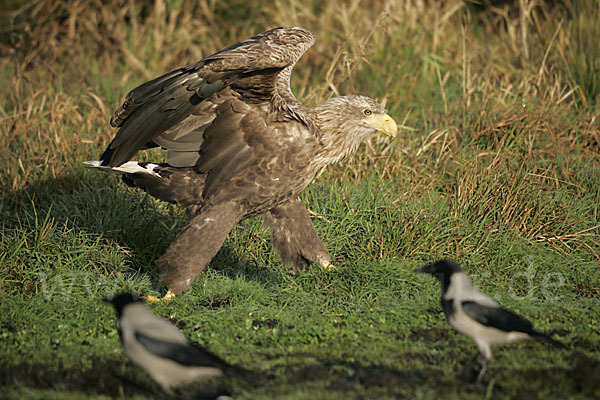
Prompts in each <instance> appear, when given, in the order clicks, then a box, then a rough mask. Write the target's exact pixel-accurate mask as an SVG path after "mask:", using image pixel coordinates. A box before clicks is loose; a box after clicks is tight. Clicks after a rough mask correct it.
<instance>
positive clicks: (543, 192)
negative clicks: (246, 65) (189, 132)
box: [0, 1, 600, 399]
mask: <svg viewBox="0 0 600 400" xmlns="http://www.w3.org/2000/svg"><path fill="white" fill-rule="evenodd" d="M138 3H139V4H138ZM78 4H79V5H75V6H71V5H69V4H68V3H66V2H64V3H61V2H46V1H36V2H32V3H28V6H27V7H22V8H19V6H18V4H17V3H15V6H14V7H12V10H14V12H12V13H10V14H3V15H2V16H0V22H2V23H0V26H2V27H6V28H2V29H3V30H2V31H1V40H0V44H1V45H2V47H0V51H1V54H2V58H0V129H1V131H0V133H1V135H0V147H1V148H3V149H5V152H4V153H3V156H2V157H1V158H0V186H1V187H0V190H1V194H0V220H1V221H2V222H1V227H0V230H1V238H0V344H1V345H0V365H2V367H0V385H2V386H3V390H2V391H1V392H0V398H39V399H48V398H56V399H70V398H73V399H75V398H77V399H79V398H86V397H87V398H108V397H117V398H156V397H158V398H161V397H164V395H163V394H162V393H161V391H160V389H159V388H158V387H157V386H156V385H155V384H154V383H152V381H151V380H150V378H149V377H148V376H147V375H146V374H144V373H143V372H142V371H138V370H136V369H135V368H133V366H132V364H131V363H130V362H129V361H128V360H127V358H126V357H125V355H124V354H123V352H122V349H121V346H120V344H119V338H118V333H117V326H116V318H115V316H114V312H113V310H112V309H111V308H110V307H108V306H107V305H105V304H103V303H101V302H100V299H101V298H102V297H104V296H106V295H109V294H114V293H116V292H119V291H129V290H135V291H137V292H141V293H144V294H153V295H158V294H161V293H162V290H164V288H162V287H161V286H160V285H159V284H158V283H157V275H158V273H157V270H156V268H155V266H154V264H153V263H154V261H155V260H156V259H157V258H158V257H159V256H160V255H161V254H162V253H163V252H164V251H165V250H166V248H167V247H168V245H169V243H170V242H171V241H172V240H173V238H174V237H175V236H176V235H177V233H178V232H179V231H180V229H181V227H182V225H183V223H184V212H183V210H180V209H177V208H176V207H173V206H170V205H166V204H164V203H161V202H159V201H156V200H154V199H152V198H150V197H148V196H146V195H145V194H143V193H141V192H139V191H135V190H131V189H128V188H126V187H124V185H123V184H122V183H121V182H120V181H119V179H117V178H115V177H114V176H105V175H102V174H99V173H96V172H94V171H88V170H85V169H84V168H83V166H82V162H83V161H84V160H87V159H95V158H97V157H98V155H99V154H100V152H101V151H102V150H103V148H104V146H105V145H106V144H107V143H108V141H109V140H110V139H111V137H112V135H113V134H114V131H113V130H111V129H110V128H109V127H108V122H107V121H108V119H109V118H110V114H111V112H112V110H113V109H114V108H115V107H117V106H118V105H119V103H120V102H121V101H122V99H123V97H124V95H125V93H126V92H127V91H128V90H130V89H131V88H133V87H135V86H136V85H137V84H139V83H141V82H143V81H145V80H147V79H149V78H152V77H154V76H157V75H158V74H160V73H162V72H165V71H167V70H169V69H170V68H174V67H177V66H180V65H183V64H186V63H188V62H190V61H193V60H196V59H198V58H200V57H202V56H203V55H206V54H208V53H210V52H212V51H215V50H217V49H219V48H222V47H223V46H225V45H228V44H231V43H232V42H234V41H236V40H239V39H242V38H245V37H247V36H249V35H251V34H254V33H256V32H259V31H262V30H264V29H266V28H268V27H272V26H276V25H299V26H304V27H307V28H309V29H311V30H312V31H314V32H315V34H316V35H317V40H318V42H317V44H316V45H315V48H314V49H312V50H311V51H310V52H309V53H307V54H306V56H305V57H303V58H302V60H301V61H300V63H299V64H298V66H297V68H296V69H295V71H294V78H293V82H292V84H293V88H294V91H295V93H297V95H298V96H299V97H300V98H301V99H303V101H305V102H307V103H309V104H316V103H318V102H320V101H322V100H323V99H324V98H326V97H328V96H330V95H332V91H338V92H340V93H341V94H345V93H362V94H366V95H370V96H372V97H379V98H380V99H382V98H384V97H385V98H387V108H388V110H389V112H390V113H391V114H392V115H393V116H394V118H395V119H396V120H397V121H398V122H399V123H401V124H403V125H406V126H409V127H411V128H412V130H406V131H402V133H401V135H400V137H399V138H398V139H396V140H395V141H393V142H391V143H390V142H387V141H384V140H381V138H378V137H374V138H372V139H371V140H370V141H369V142H368V143H367V144H366V145H365V146H363V147H362V148H361V149H360V150H359V152H358V154H357V155H356V157H354V158H353V159H352V160H348V161H347V162H345V163H343V164H340V165H337V166H333V167H331V168H329V169H328V170H327V172H326V173H325V174H323V175H322V176H321V177H320V178H319V179H317V181H316V182H315V183H313V184H312V185H311V186H309V187H308V188H307V189H306V190H305V191H304V192H303V193H302V194H301V198H302V199H303V201H304V202H305V203H306V204H307V206H308V208H309V209H310V210H311V213H312V216H313V222H314V224H315V227H316V229H317V231H318V232H319V235H320V237H321V238H322V239H323V241H324V243H325V244H326V246H327V248H328V249H329V250H330V252H331V254H332V256H333V258H334V263H335V265H336V266H337V269H336V270H333V271H322V270H320V269H319V268H318V267H313V268H311V269H310V270H309V271H302V272H300V273H299V274H298V275H292V274H290V273H289V267H286V266H283V265H282V264H281V261H280V259H279V257H278V256H277V254H275V253H274V252H273V251H272V249H271V246H270V243H269V232H268V229H267V228H266V227H265V226H264V225H263V224H262V222H261V220H260V219H259V218H257V219H251V220H248V221H244V222H243V223H241V224H239V225H238V226H237V227H235V228H234V230H233V231H232V232H231V234H230V235H229V237H228V239H227V241H226V243H225V245H224V246H223V248H222V249H221V250H220V251H219V253H218V254H217V256H216V257H215V258H214V259H213V260H212V262H211V263H210V265H209V267H208V268H207V269H206V271H205V272H204V274H203V275H202V276H201V277H200V278H199V279H198V280H197V281H196V282H195V283H194V284H193V285H192V286H191V287H190V289H189V290H187V291H186V292H184V293H183V294H182V295H180V296H178V297H176V298H175V300H174V301H172V302H170V303H160V304H156V305H150V307H151V308H152V309H153V310H154V311H155V312H156V313H157V314H159V315H162V316H164V317H166V318H169V319H170V320H171V321H172V322H173V323H174V324H176V325H177V326H178V327H179V328H180V329H182V331H183V332H184V333H185V334H186V335H187V336H188V337H189V338H190V340H192V341H193V342H195V343H198V344H201V345H204V346H207V347H208V348H209V349H211V350H212V351H213V352H215V353H217V354H218V355H219V356H221V357H223V358H225V359H226V360H228V361H230V362H232V363H235V364H239V365H242V366H245V367H247V368H250V369H253V370H256V371H260V372H262V373H264V375H265V376H264V377H263V378H261V379H260V380H258V381H257V382H253V383H252V384H247V383H244V382H241V381H236V380H233V379H228V380H225V381H212V382H208V383H205V384H203V383H199V384H197V385H192V386H191V387H188V388H184V389H182V390H181V392H180V393H179V394H180V395H181V397H183V398H191V397H193V396H194V394H195V393H196V392H197V391H200V392H202V393H203V394H205V395H210V394H214V393H216V392H218V391H219V390H222V389H224V390H228V391H233V393H234V394H236V396H235V397H237V398H253V399H255V398H281V399H304V398H306V399H308V398H311V399H312V398H319V399H339V398H356V399H360V398H410V399H414V398H416V399H430V398H441V397H443V398H449V399H452V398H454V399H480V398H493V399H497V398H498V399H503V398H506V399H508V398H521V399H529V398H565V399H566V398H569V399H584V398H597V397H599V396H600V392H599V389H598V385H597V382H598V380H599V379H600V376H599V373H598V371H600V328H599V327H600V312H599V311H600V275H599V274H598V272H599V266H600V237H599V236H600V206H599V205H600V185H599V182H600V163H599V161H598V160H599V157H598V156H599V150H598V149H599V146H600V125H599V120H598V117H597V116H598V111H599V110H600V108H599V106H598V81H597V79H598V74H597V68H598V65H597V60H598V59H599V58H598V57H596V56H595V55H598V54H597V49H600V45H599V42H598V40H600V39H599V38H600V36H598V35H596V34H594V33H597V31H598V28H597V23H596V22H597V20H598V18H599V15H600V14H599V11H598V6H597V5H595V4H593V2H589V3H583V2H582V3H580V2H572V3H571V2H568V1H564V2H561V5H555V6H536V7H534V8H533V9H531V10H529V9H525V8H520V7H519V6H518V5H511V4H505V5H501V6H498V7H496V8H489V7H488V8H485V7H483V8H476V7H475V6H465V5H464V4H462V3H458V2H457V3H453V2H448V4H446V5H440V6H438V7H425V8H424V7H421V6H419V4H420V3H419V2H414V3H413V2H403V3H401V2H393V1H392V2H389V4H388V3H386V4H387V6H386V7H388V8H385V7H382V5H381V4H380V2H374V1H373V2H369V1H365V2H362V3H356V4H360V6H357V5H355V4H354V3H349V4H346V3H344V4H336V3H327V5H325V4H324V3H321V2H316V1H314V2H311V1H308V2H302V3H300V2H298V3H292V2H289V3H284V2H280V3H277V4H276V5H275V6H274V7H267V6H258V5H257V6H252V5H248V4H246V2H239V1H230V2H227V5H228V6H229V7H225V3H223V2H217V3H215V4H213V3H211V2H206V3H204V2H171V1H169V2H166V5H165V8H161V7H160V4H162V3H161V2H157V3H155V2H148V1H144V2H135V3H134V2H128V3H127V5H126V6H125V7H121V6H120V5H118V4H116V3H114V4H113V3H100V2H97V3H96V2H89V4H86V5H82V4H80V3H78ZM156 4H159V6H157V5H156ZM235 4H237V5H238V7H235ZM585 4H589V5H585ZM132 5H135V7H134V8H132ZM454 5H460V7H454ZM123 16H125V17H126V18H123ZM520 16H523V17H524V19H522V18H520ZM523 20H524V21H525V22H523ZM149 157H150V156H149ZM440 257H452V258H455V259H457V260H458V261H460V262H461V263H462V264H463V265H464V268H465V270H466V271H467V273H468V274H469V275H470V276H471V278H472V280H473V281H474V282H475V283H476V285H477V286H478V287H479V288H481V289H482V290H483V291H485V292H486V293H488V294H490V295H492V296H493V297H494V298H495V299H496V300H498V301H499V302H501V303H502V304H504V305H505V306H506V307H508V308H510V309H512V310H514V311H516V312H518V313H520V314H522V315H523V316H526V317H527V318H529V319H531V320H532V321H533V322H534V325H535V326H536V328H538V329H539V330H541V331H544V332H547V333H550V334H552V335H553V337H555V338H559V339H560V340H562V341H563V342H564V343H565V344H567V345H568V346H569V349H568V350H556V349H553V348H549V347H546V346H545V345H543V344H538V343H521V344H513V345H510V346H505V347H501V348H498V349H496V350H495V352H494V358H493V359H492V363H491V365H490V369H489V371H488V375H487V376H486V379H485V384H484V385H480V386H474V385H470V384H469V381H470V380H471V379H473V377H474V373H475V372H476V369H477V364H476V363H473V362H472V361H471V360H472V359H473V357H474V356H476V355H477V354H478V352H477V349H476V346H475V345H474V343H473V342H472V341H470V340H469V339H468V338H466V337H463V336H461V335H458V334H456V333H455V332H454V331H452V329H451V328H450V327H449V326H448V324H447V323H446V321H445V320H444V317H443V314H442V312H441V305H440V304H439V284H438V283H437V282H435V281H434V280H433V279H431V278H429V277H426V276H421V275H418V274H415V273H413V272H412V271H413V270H414V269H415V268H416V267H418V266H420V265H422V264H423V263H426V262H429V261H432V260H435V259H437V258H440ZM267 375H270V376H267Z"/></svg>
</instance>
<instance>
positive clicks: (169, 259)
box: [156, 202, 244, 297]
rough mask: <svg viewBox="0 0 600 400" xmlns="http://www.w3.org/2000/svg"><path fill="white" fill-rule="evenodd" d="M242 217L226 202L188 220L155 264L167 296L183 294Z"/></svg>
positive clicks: (209, 207)
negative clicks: (167, 288) (165, 285)
mask: <svg viewBox="0 0 600 400" xmlns="http://www.w3.org/2000/svg"><path fill="white" fill-rule="evenodd" d="M243 215H244V212H243V211H242V208H241V207H240V206H239V205H238V204H236V203H232V202H228V203H223V204H218V205H211V206H206V207H203V208H201V209H200V211H199V212H198V213H197V214H196V215H195V216H193V217H192V218H191V219H190V221H189V222H188V224H187V225H186V226H185V227H184V228H183V230H182V231H181V232H180V233H179V235H177V237H176V238H175V240H174V241H173V243H171V246H169V248H168V249H167V251H166V253H165V254H164V255H162V256H161V257H160V258H159V259H158V260H156V266H157V267H158V269H159V270H160V272H161V274H160V281H161V282H163V283H166V284H167V285H168V287H169V292H168V293H167V296H169V295H170V297H172V296H174V295H176V294H179V293H181V292H183V291H184V290H185V289H187V288H188V286H190V285H191V284H192V282H194V280H195V279H196V278H197V277H198V275H200V274H201V273H202V271H203V270H204V268H205V267H206V265H207V264H208V263H209V262H210V260H211V259H212V258H213V257H214V256H215V254H217V251H219V249H220V248H221V246H222V245H223V242H224V241H225V238H226V237H227V234H228V233H229V231H231V229H232V228H233V227H234V225H235V224H236V223H237V222H238V221H239V220H240V219H241V218H242V217H243Z"/></svg>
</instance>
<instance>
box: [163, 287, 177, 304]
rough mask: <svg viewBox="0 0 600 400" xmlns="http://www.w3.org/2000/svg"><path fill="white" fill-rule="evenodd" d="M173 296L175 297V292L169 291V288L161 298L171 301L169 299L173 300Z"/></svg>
mask: <svg viewBox="0 0 600 400" xmlns="http://www.w3.org/2000/svg"><path fill="white" fill-rule="evenodd" d="M174 297H175V293H173V292H171V290H170V289H169V290H168V291H167V294H165V297H163V300H165V301H171V300H173V298H174Z"/></svg>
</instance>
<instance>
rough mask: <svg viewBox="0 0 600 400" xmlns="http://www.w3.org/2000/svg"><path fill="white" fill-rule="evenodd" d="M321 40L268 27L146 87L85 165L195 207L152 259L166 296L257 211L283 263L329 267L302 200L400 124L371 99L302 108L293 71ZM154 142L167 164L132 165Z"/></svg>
mask: <svg viewBox="0 0 600 400" xmlns="http://www.w3.org/2000/svg"><path fill="white" fill-rule="evenodd" d="M313 43H314V36H313V34H312V33H311V32H310V31H308V30H306V29H302V28H276V29H271V30H269V31H266V32H264V33H261V34H258V35H256V36H253V37H251V38H249V39H247V40H244V41H242V42H240V43H237V44H234V45H233V46H230V47H227V48H225V49H223V50H221V51H219V52H217V53H215V54H213V55H210V56H208V57H206V58H204V59H202V60H200V61H198V62H196V63H194V64H191V65H188V66H186V67H182V68H179V69H176V70H174V71H172V72H169V73H167V74H165V75H163V76H161V77H158V78H156V79H154V80H151V81H149V82H147V83H144V84H142V85H141V86H139V87H137V88H135V89H133V90H132V91H131V92H129V94H128V95H127V98H126V99H125V102H124V103H123V105H122V106H121V107H120V108H119V109H118V110H117V111H116V112H115V113H114V115H113V117H112V119H111V121H110V123H111V125H112V126H113V127H116V128H119V131H118V132H117V134H116V136H115V138H114V139H113V140H112V142H111V143H110V144H109V145H108V148H107V149H106V150H105V151H104V153H103V154H102V156H101V157H100V160H99V161H88V162H86V164H87V166H89V167H96V168H100V169H104V170H110V171H114V172H119V173H122V174H124V175H123V180H124V181H125V182H126V183H127V184H129V185H131V186H135V187H139V188H141V189H143V190H145V191H146V192H148V193H149V194H150V195H152V196H154V197H157V198H159V199H161V200H164V201H168V202H171V203H175V204H179V205H181V206H183V207H187V208H188V211H189V215H190V219H189V222H188V223H187V225H186V226H185V227H184V228H183V230H182V231H181V233H179V235H178V236H177V238H176V239H175V241H173V243H172V244H171V246H170V247H169V248H168V249H167V251H166V253H165V254H164V255H163V256H161V257H160V258H159V259H158V260H157V261H156V265H157V266H158V268H159V270H160V272H161V275H160V280H161V281H162V282H164V283H166V284H167V285H168V287H169V293H168V294H177V293H180V292H182V291H183V290H185V289H186V288H187V287H188V286H189V285H190V284H191V283H192V282H193V281H194V280H195V279H196V278H197V277H198V276H199V275H200V273H201V272H202V271H203V270H204V268H205V267H206V265H207V264H208V263H209V262H210V260H211V259H212V258H213V257H214V255H215V254H216V253H217V251H218V250H219V248H220V247H221V245H222V244H223V242H224V241H225V238H226V237H227V234H228V233H229V231H230V230H231V229H232V228H233V226H234V225H235V224H236V223H238V222H239V221H240V220H242V219H245V218H249V217H252V216H255V215H260V214H262V215H263V216H264V219H265V221H266V223H267V224H268V225H269V226H270V228H271V240H272V244H273V247H274V248H275V249H276V250H277V251H278V252H279V254H280V256H281V258H282V260H283V262H284V263H286V264H291V265H293V266H294V268H306V267H307V266H308V265H309V264H310V263H317V264H320V265H321V266H323V267H326V268H327V267H329V266H330V263H331V256H330V255H329V253H328V252H327V249H326V248H325V246H324V245H323V243H322V241H321V240H320V239H319V237H318V236H317V234H316V232H315V230H314V228H313V225H312V223H311V221H310V218H309V216H308V213H307V210H306V208H305V207H304V205H303V204H302V203H301V202H300V200H299V198H298V194H299V193H300V191H302V190H303V189H304V188H305V187H306V186H307V185H308V184H309V183H311V182H312V181H313V180H314V178H315V176H316V175H317V174H318V173H319V172H320V171H321V170H323V168H325V167H326V166H327V165H329V164H332V163H335V162H338V161H340V160H341V159H343V158H344V157H347V156H349V155H351V154H353V153H354V152H355V151H356V149H357V148H358V146H359V145H360V143H361V141H362V140H363V139H365V138H366V137H368V136H369V135H371V134H372V133H374V132H376V131H380V132H383V133H384V134H387V135H388V136H392V137H393V136H395V135H396V133H397V131H398V127H397V125H396V123H395V122H394V120H393V119H392V118H391V117H390V116H389V115H387V114H386V113H385V110H384V108H383V106H382V105H381V104H379V103H378V102H376V101H375V100H372V99H370V98H368V97H364V96H356V95H352V96H342V97H336V98H333V99H330V100H328V101H326V102H325V103H323V104H322V105H320V106H318V107H315V108H309V107H306V106H304V105H303V104H301V103H299V102H298V100H297V99H296V98H295V97H294V94H293V93H292V91H291V89H290V76H291V73H292V69H293V68H294V65H295V64H296V62H297V61H298V59H299V58H300V57H301V56H302V54H304V52H305V51H307V50H308V49H309V48H310V47H311V46H312V44H313ZM158 146H160V147H162V148H163V149H166V150H167V162H166V163H140V162H133V161H129V160H130V159H131V157H133V156H134V155H135V154H136V153H137V152H138V151H140V150H143V149H148V148H151V147H158Z"/></svg>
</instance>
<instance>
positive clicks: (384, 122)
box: [364, 114, 398, 138]
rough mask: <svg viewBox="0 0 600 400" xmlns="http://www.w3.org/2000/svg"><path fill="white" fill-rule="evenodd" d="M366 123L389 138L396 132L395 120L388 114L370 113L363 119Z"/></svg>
mask: <svg viewBox="0 0 600 400" xmlns="http://www.w3.org/2000/svg"><path fill="white" fill-rule="evenodd" d="M364 121H365V122H366V123H367V124H369V125H371V126H373V127H374V128H375V129H377V131H379V132H381V133H383V134H384V135H386V136H389V137H391V138H393V137H395V136H396V134H397V133H398V125H397V124H396V121H394V119H393V118H392V117H390V116H389V115H388V114H383V115H381V114H379V115H371V116H369V117H367V118H365V120H364Z"/></svg>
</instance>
